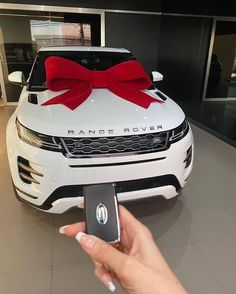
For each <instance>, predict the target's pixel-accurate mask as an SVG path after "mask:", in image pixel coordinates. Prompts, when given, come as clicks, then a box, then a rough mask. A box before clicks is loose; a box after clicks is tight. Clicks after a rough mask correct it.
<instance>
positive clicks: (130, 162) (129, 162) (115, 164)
mask: <svg viewBox="0 0 236 294" xmlns="http://www.w3.org/2000/svg"><path fill="white" fill-rule="evenodd" d="M163 159H166V157H160V158H152V159H146V160H138V161H126V162H116V163H103V164H83V165H82V164H81V165H70V167H72V168H79V167H83V168H84V167H85V168H86V167H103V166H117V165H128V164H139V163H145V162H151V161H158V160H163Z"/></svg>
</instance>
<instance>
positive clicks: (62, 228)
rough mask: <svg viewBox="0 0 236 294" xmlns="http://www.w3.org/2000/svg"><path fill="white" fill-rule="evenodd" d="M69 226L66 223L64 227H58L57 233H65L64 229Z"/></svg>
mask: <svg viewBox="0 0 236 294" xmlns="http://www.w3.org/2000/svg"><path fill="white" fill-rule="evenodd" d="M68 227H69V226H68V225H67V226H64V227H61V228H60V229H59V233H60V234H65V229H66V228H68Z"/></svg>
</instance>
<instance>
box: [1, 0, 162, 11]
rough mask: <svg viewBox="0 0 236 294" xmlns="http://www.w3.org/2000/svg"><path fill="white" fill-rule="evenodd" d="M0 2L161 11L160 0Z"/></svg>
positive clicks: (5, 0) (21, 0) (13, 0)
mask: <svg viewBox="0 0 236 294" xmlns="http://www.w3.org/2000/svg"><path fill="white" fill-rule="evenodd" d="M1 2H2V3H17V4H20V3H21V4H35V5H57V6H74V7H85V8H100V9H121V10H140V11H161V0H146V1H143V0H136V1H133V0H89V1H88V0H87V1H86V0H66V1H65V0H20V1H17V0H3V1H1Z"/></svg>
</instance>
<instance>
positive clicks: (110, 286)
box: [102, 274, 116, 292]
mask: <svg viewBox="0 0 236 294" xmlns="http://www.w3.org/2000/svg"><path fill="white" fill-rule="evenodd" d="M102 281H103V283H104V284H105V285H106V286H107V288H108V289H109V290H110V291H111V292H114V291H115V290H116V286H115V285H114V283H113V282H112V279H111V276H110V275H107V274H104V275H103V276H102Z"/></svg>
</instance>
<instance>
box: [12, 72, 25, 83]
mask: <svg viewBox="0 0 236 294" xmlns="http://www.w3.org/2000/svg"><path fill="white" fill-rule="evenodd" d="M8 80H9V81H10V82H11V83H13V84H16V85H19V86H24V85H26V82H25V76H24V74H23V72H22V71H13V72H12V73H10V74H9V75H8Z"/></svg>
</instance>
